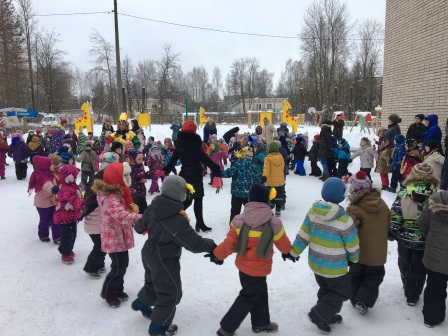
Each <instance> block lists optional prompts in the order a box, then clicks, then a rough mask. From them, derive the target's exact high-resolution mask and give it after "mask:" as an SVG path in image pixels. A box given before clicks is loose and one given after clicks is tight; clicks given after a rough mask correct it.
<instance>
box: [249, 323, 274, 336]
mask: <svg viewBox="0 0 448 336" xmlns="http://www.w3.org/2000/svg"><path fill="white" fill-rule="evenodd" d="M252 331H253V332H254V333H256V334H258V333H260V332H265V333H275V332H277V331H278V324H277V323H275V322H271V323H269V324H268V325H265V326H262V327H256V326H252Z"/></svg>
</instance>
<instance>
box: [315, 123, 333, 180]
mask: <svg viewBox="0 0 448 336" xmlns="http://www.w3.org/2000/svg"><path fill="white" fill-rule="evenodd" d="M332 134H333V133H332V132H331V121H329V120H328V121H324V122H323V123H322V126H321V129H320V138H319V151H318V152H317V157H318V158H319V160H320V164H321V165H322V170H323V174H322V177H320V179H321V180H322V181H325V180H326V179H327V178H329V177H330V171H329V170H328V164H327V163H328V159H329V158H330V157H331V155H332V147H333V145H332V142H331V136H332Z"/></svg>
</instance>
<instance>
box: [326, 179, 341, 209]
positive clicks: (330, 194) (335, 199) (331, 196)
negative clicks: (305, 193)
mask: <svg viewBox="0 0 448 336" xmlns="http://www.w3.org/2000/svg"><path fill="white" fill-rule="evenodd" d="M345 189H346V186H345V184H344V182H342V180H341V179H339V178H337V177H330V178H329V179H327V180H326V181H325V182H324V185H323V186H322V191H321V195H322V198H323V199H324V201H326V202H330V203H336V204H338V203H341V202H342V201H343V200H344V198H345V196H344V193H345Z"/></svg>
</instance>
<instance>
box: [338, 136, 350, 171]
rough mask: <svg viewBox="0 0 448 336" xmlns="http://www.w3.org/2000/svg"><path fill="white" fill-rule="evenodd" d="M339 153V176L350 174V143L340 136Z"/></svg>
mask: <svg viewBox="0 0 448 336" xmlns="http://www.w3.org/2000/svg"><path fill="white" fill-rule="evenodd" d="M338 144H339V153H338V178H342V177H343V176H345V175H347V174H348V164H349V161H350V145H349V143H348V142H347V141H346V140H345V139H344V138H340V139H339V140H338Z"/></svg>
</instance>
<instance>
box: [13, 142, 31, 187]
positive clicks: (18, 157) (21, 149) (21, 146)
mask: <svg viewBox="0 0 448 336" xmlns="http://www.w3.org/2000/svg"><path fill="white" fill-rule="evenodd" d="M8 156H9V157H10V158H12V159H13V161H14V164H15V168H16V177H17V179H18V180H19V181H20V180H24V179H26V172H27V170H28V165H27V158H28V156H30V149H29V148H28V146H27V145H26V143H25V141H23V139H22V136H21V134H20V133H14V134H13V135H12V140H11V145H10V146H9V150H8Z"/></svg>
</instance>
